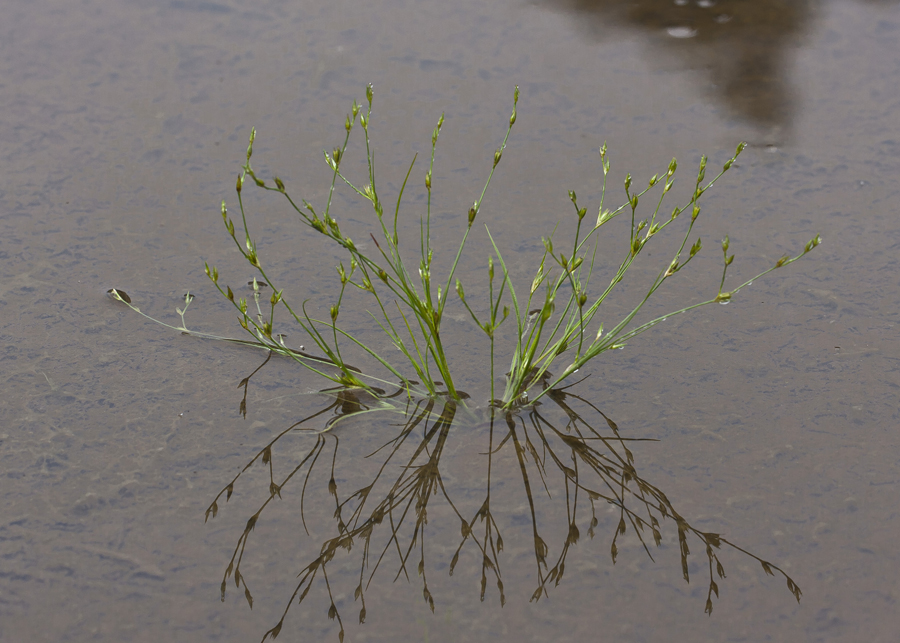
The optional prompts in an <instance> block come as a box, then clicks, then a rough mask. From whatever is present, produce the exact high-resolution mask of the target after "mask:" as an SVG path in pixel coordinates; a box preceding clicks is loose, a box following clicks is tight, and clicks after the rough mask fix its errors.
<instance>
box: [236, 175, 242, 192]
mask: <svg viewBox="0 0 900 643" xmlns="http://www.w3.org/2000/svg"><path fill="white" fill-rule="evenodd" d="M243 184H244V177H243V176H241V175H240V174H238V177H237V185H236V186H235V189H236V190H237V193H238V194H240V193H241V187H242V186H243Z"/></svg>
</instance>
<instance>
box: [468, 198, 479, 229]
mask: <svg viewBox="0 0 900 643" xmlns="http://www.w3.org/2000/svg"><path fill="white" fill-rule="evenodd" d="M477 214H478V201H476V202H475V204H474V205H473V206H472V207H471V208H469V227H470V228H471V227H472V224H473V223H475V215H477Z"/></svg>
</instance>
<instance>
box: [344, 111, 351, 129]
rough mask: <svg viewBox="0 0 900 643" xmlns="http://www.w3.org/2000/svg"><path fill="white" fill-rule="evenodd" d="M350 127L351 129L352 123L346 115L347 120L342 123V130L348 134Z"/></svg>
mask: <svg viewBox="0 0 900 643" xmlns="http://www.w3.org/2000/svg"><path fill="white" fill-rule="evenodd" d="M352 127H353V123H351V122H350V115H349V114H348V115H347V120H345V121H344V129H345V130H347V132H349V131H350V129H351V128H352Z"/></svg>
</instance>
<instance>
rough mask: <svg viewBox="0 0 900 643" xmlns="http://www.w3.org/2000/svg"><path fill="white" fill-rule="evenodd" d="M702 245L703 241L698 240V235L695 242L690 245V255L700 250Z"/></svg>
mask: <svg viewBox="0 0 900 643" xmlns="http://www.w3.org/2000/svg"><path fill="white" fill-rule="evenodd" d="M702 247H703V243H702V242H701V241H700V237H697V242H696V243H695V244H694V245H692V246H691V257H693V256H694V255H695V254H697V253H698V252H700V248H702Z"/></svg>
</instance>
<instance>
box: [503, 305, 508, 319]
mask: <svg viewBox="0 0 900 643" xmlns="http://www.w3.org/2000/svg"><path fill="white" fill-rule="evenodd" d="M507 317H509V306H504V307H503V319H506V318H507Z"/></svg>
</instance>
